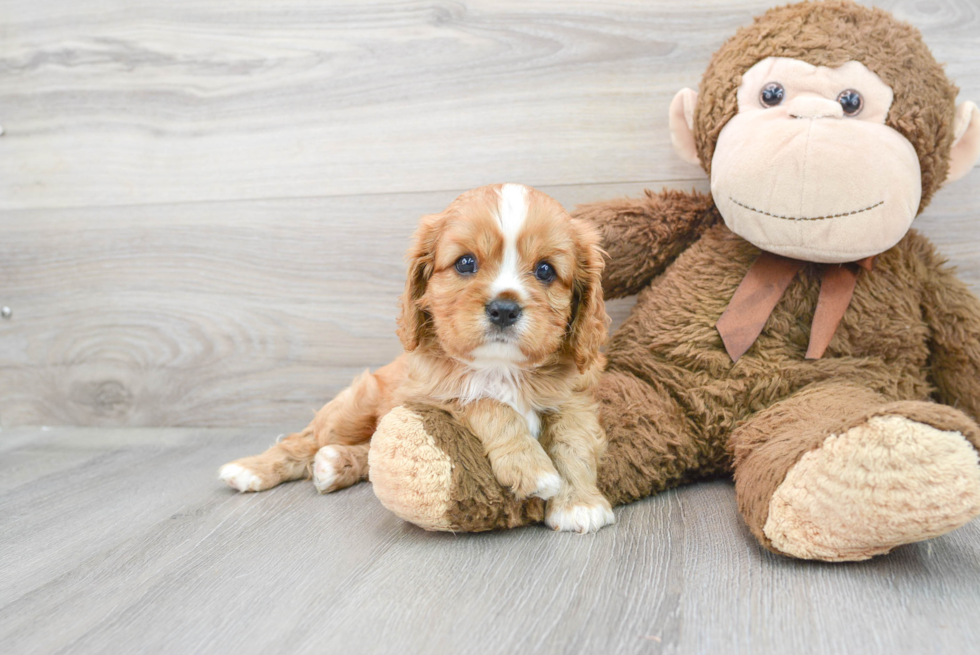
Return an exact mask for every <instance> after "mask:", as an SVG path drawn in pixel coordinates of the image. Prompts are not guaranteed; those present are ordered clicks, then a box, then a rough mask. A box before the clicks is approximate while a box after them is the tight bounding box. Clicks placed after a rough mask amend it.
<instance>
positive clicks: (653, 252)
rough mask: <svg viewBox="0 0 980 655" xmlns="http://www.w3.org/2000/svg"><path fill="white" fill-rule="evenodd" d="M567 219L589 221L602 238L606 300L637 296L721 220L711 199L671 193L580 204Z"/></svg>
mask: <svg viewBox="0 0 980 655" xmlns="http://www.w3.org/2000/svg"><path fill="white" fill-rule="evenodd" d="M572 216H574V217H576V218H579V219H582V220H585V221H588V222H589V223H592V224H593V225H594V226H595V227H596V228H597V229H598V230H599V233H600V234H601V235H602V248H603V249H604V250H605V251H606V253H608V256H607V258H606V268H605V270H604V271H603V274H602V290H603V292H605V296H606V299H607V300H608V299H611V298H622V297H624V296H630V295H633V294H635V293H639V291H640V290H641V289H643V287H645V286H646V285H647V284H648V283H649V282H650V280H652V279H653V278H654V277H655V276H656V275H658V274H660V273H661V272H662V271H663V270H664V268H666V266H667V265H668V264H669V263H670V262H672V261H673V260H674V258H675V257H677V256H678V255H679V254H680V253H681V252H683V251H684V249H685V248H687V247H688V246H689V245H691V243H693V242H694V241H695V240H696V239H697V238H698V237H699V236H701V233H702V232H704V231H705V230H706V229H707V228H708V227H710V226H711V225H714V223H715V222H717V221H718V220H720V218H721V217H720V216H719V215H718V212H717V211H716V210H715V205H714V201H713V200H712V199H711V196H710V195H707V194H704V193H698V192H697V191H692V192H690V193H688V192H686V191H676V190H672V189H665V190H664V191H661V192H660V193H653V192H652V191H646V192H644V195H643V197H641V198H616V199H614V200H607V201H602V202H594V203H590V204H587V205H580V206H578V207H576V209H575V211H574V212H572Z"/></svg>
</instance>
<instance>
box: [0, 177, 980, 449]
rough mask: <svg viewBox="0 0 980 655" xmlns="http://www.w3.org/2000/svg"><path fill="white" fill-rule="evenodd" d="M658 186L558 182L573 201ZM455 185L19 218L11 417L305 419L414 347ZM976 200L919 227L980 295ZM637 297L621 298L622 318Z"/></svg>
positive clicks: (3, 254) (120, 421)
mask: <svg viewBox="0 0 980 655" xmlns="http://www.w3.org/2000/svg"><path fill="white" fill-rule="evenodd" d="M643 186H644V185H641V184H624V185H597V186H571V187H544V189H543V190H544V191H546V192H548V193H550V194H552V195H553V196H555V197H556V198H558V199H559V201H561V202H563V203H565V204H566V205H567V206H569V207H571V206H574V205H575V204H578V203H580V202H584V201H587V200H594V199H598V198H608V197H616V196H621V195H625V194H637V193H641V192H642V188H643ZM691 186H696V187H697V188H700V189H701V190H706V188H707V185H706V182H705V181H701V182H698V183H692V185H691ZM455 195H456V192H455V191H452V192H438V193H421V194H387V195H376V196H354V197H338V198H316V199H313V198H306V199H286V200H269V201H247V202H236V203H190V204H177V205H149V206H134V207H116V208H90V209H63V210H23V211H17V212H7V214H6V216H7V221H6V222H5V223H4V225H3V229H2V235H3V239H2V240H0V279H2V280H4V281H5V286H4V289H3V293H2V296H0V303H3V304H7V305H10V306H11V307H13V308H14V311H15V314H14V316H13V318H12V319H11V320H8V321H0V421H2V425H4V426H14V425H104V426H118V425H130V426H167V425H170V426H247V425H276V426H278V429H280V430H281V431H292V430H298V429H300V428H302V427H303V426H304V425H305V424H306V422H307V421H308V420H309V418H311V417H312V414H313V412H314V411H315V410H316V409H317V408H318V407H319V406H320V405H321V404H322V403H323V402H325V401H326V400H327V399H329V398H330V397H332V396H333V395H334V394H336V393H337V392H338V391H340V389H342V388H344V387H345V386H346V385H347V384H348V383H349V381H350V380H351V378H352V377H353V376H354V375H355V374H356V373H358V372H360V371H362V370H363V369H365V368H367V367H371V368H375V367H378V366H381V365H383V364H385V363H386V362H388V361H390V360H391V359H393V358H394V357H395V356H396V355H397V354H398V353H399V352H401V347H400V345H399V343H398V340H397V338H396V337H395V316H396V314H397V300H398V296H399V294H400V293H401V291H402V288H403V284H404V264H403V252H404V249H405V247H406V244H407V243H408V238H409V235H410V234H411V231H412V230H413V229H414V226H415V224H416V221H417V217H419V216H421V215H422V214H425V213H431V212H435V211H439V210H440V209H442V208H443V207H445V205H446V204H448V202H449V201H450V200H451V199H452V198H453V197H454V196H455ZM977 197H980V171H977V170H975V171H973V172H971V173H970V174H969V175H968V177H967V178H966V179H965V180H963V181H961V182H959V183H958V184H956V185H954V186H951V187H950V188H949V189H946V190H944V191H943V192H941V193H940V194H939V195H938V196H937V198H936V199H935V201H934V202H933V204H932V206H931V207H930V208H929V209H928V211H927V212H926V213H925V214H924V215H923V216H922V217H920V218H919V219H918V220H917V223H916V226H917V227H918V228H919V229H921V230H922V231H923V232H925V233H926V234H927V235H929V236H930V237H932V238H933V240H935V241H936V243H937V244H938V246H939V247H940V249H941V250H942V251H943V252H945V253H946V254H947V255H948V256H949V257H950V259H951V261H952V263H954V264H955V265H957V266H958V267H959V269H960V275H961V277H963V279H964V280H966V281H967V283H968V284H970V285H971V287H972V288H973V290H974V291H977V292H980V236H978V232H980V230H978V228H977V225H978V221H980V218H978V217H980V206H978V205H980V203H978V201H977V200H976V198H977ZM631 306H632V300H630V299H627V300H625V301H615V302H612V303H610V312H611V313H612V315H613V316H614V318H615V319H616V322H617V323H618V322H620V321H621V320H622V319H623V317H625V315H626V313H627V312H628V311H629V309H630V307H631Z"/></svg>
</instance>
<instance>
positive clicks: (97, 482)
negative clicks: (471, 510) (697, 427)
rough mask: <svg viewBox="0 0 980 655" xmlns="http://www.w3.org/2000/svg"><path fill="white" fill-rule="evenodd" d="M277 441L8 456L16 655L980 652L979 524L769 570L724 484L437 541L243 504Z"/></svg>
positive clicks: (0, 447) (51, 440)
mask: <svg viewBox="0 0 980 655" xmlns="http://www.w3.org/2000/svg"><path fill="white" fill-rule="evenodd" d="M273 436H274V435H270V434H269V433H268V432H266V431H263V430H255V429H252V430H236V429H214V428H212V429H189V428H184V429H175V428H166V429H142V430H104V429H98V428H95V429H91V428H90V429H84V428H51V429H46V430H43V431H42V430H40V429H37V428H19V429H14V430H5V431H4V432H3V434H2V437H3V438H2V440H0V526H2V531H0V580H2V581H3V583H2V585H0V652H3V653H6V654H17V653H139V652H162V653H182V654H183V653H235V654H236V655H245V654H249V653H256V654H258V653H286V652H289V653H459V654H460V655H462V654H467V653H472V654H474V655H477V654H484V653H710V654H712V655H715V654H723V653H747V654H759V653H794V654H795V653H860V654H867V653H888V654H895V653H944V654H958V653H975V652H977V644H978V643H980V621H978V617H980V523H977V522H974V523H972V524H970V525H968V526H966V527H965V528H962V529H961V530H959V531H957V532H954V533H952V534H950V535H947V536H945V537H942V538H939V539H936V540H934V541H931V542H928V543H924V544H919V545H914V546H906V547H903V548H900V549H898V550H897V551H895V552H894V553H892V554H891V555H889V556H887V557H881V558H878V559H875V560H872V561H870V562H865V563H858V564H846V565H839V564H837V565H833V564H817V563H806V562H798V561H792V560H789V559H785V558H782V557H778V556H775V555H771V554H769V553H768V552H766V551H763V550H762V549H761V548H759V546H758V545H756V543H755V541H754V540H753V539H752V538H751V536H750V535H749V534H748V533H747V530H746V528H745V527H744V525H743V524H742V522H741V520H740V519H739V518H738V514H737V512H736V508H735V502H734V493H733V489H732V485H731V484H730V483H729V482H726V481H717V482H712V483H705V484H698V485H694V486H690V487H687V488H685V489H682V490H679V491H676V492H670V493H665V494H663V495H661V496H659V497H656V498H651V499H648V500H645V501H642V502H638V503H635V504H633V505H631V506H629V507H626V508H622V509H618V510H617V518H618V523H617V524H616V525H615V526H613V527H610V528H607V529H604V530H602V531H601V532H600V533H598V534H596V535H592V536H580V535H575V534H567V533H553V532H551V531H550V530H548V529H546V528H544V527H540V526H539V527H532V528H524V529H519V530H513V531H509V532H500V533H492V534H482V535H469V534H458V535H453V534H441V533H427V532H424V531H422V530H420V529H418V528H415V527H414V526H411V525H409V524H406V523H403V522H402V521H400V520H399V519H397V518H395V517H394V516H393V515H392V514H390V513H389V512H387V511H386V510H385V509H384V508H382V507H381V505H380V504H379V503H378V501H377V499H376V498H375V497H374V495H373V494H372V493H371V487H370V485H369V484H367V483H365V484H361V485H358V486H356V487H353V488H351V489H348V490H346V491H342V492H339V493H336V494H333V495H328V496H320V495H318V494H317V493H316V492H315V490H314V489H313V485H312V484H311V483H309V482H296V483H291V484H287V485H284V486H281V487H279V488H277V489H274V490H272V491H269V492H265V493H261V494H248V495H246V494H236V493H233V492H232V491H230V490H229V489H226V488H223V487H222V485H220V484H219V483H218V482H217V480H216V479H215V469H216V468H217V466H218V465H219V464H221V463H223V462H224V461H226V460H228V459H230V458H232V457H234V456H236V455H239V454H241V453H242V452H243V451H244V452H251V451H255V450H257V449H260V448H263V447H265V446H267V445H268V444H269V443H271V441H272V439H273Z"/></svg>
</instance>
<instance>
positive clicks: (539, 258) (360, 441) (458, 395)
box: [220, 184, 614, 532]
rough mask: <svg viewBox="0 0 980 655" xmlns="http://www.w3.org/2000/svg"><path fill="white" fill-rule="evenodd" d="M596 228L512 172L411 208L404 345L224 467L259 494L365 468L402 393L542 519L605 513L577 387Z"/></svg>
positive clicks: (362, 475) (582, 380) (594, 446)
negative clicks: (464, 440) (443, 419)
mask: <svg viewBox="0 0 980 655" xmlns="http://www.w3.org/2000/svg"><path fill="white" fill-rule="evenodd" d="M598 242H599V238H598V235H597V234H595V232H594V231H593V230H592V229H591V228H590V227H588V226H587V225H586V224H584V223H581V222H579V221H577V220H574V219H572V218H571V217H570V216H569V215H568V214H567V213H566V212H565V210H564V209H562V207H561V205H559V204H558V203H557V202H556V201H555V200H553V199H552V198H550V197H548V196H547V195H545V194H543V193H541V192H540V191H536V190H535V189H531V188H529V187H526V186H522V185H518V184H503V185H494V186H487V187H481V188H479V189H475V190H473V191H469V192H467V193H464V194H463V195H461V196H460V197H459V198H457V199H456V200H455V201H453V203H452V204H451V205H450V206H449V207H448V208H447V209H446V210H445V211H444V212H442V213H441V214H435V215H431V216H426V217H424V218H423V219H422V222H421V224H420V226H419V228H418V230H417V231H416V233H415V237H414V243H413V245H412V247H411V248H410V250H409V252H408V260H409V267H408V280H407V282H406V286H405V293H404V294H403V296H402V299H401V314H400V316H399V319H398V324H399V329H398V335H399V337H400V339H401V341H402V344H403V345H404V347H405V351H406V352H405V354H403V355H401V356H399V357H398V358H397V359H396V360H395V361H394V362H392V363H391V364H388V365H387V366H384V367H382V368H380V369H378V370H377V371H375V372H374V373H373V374H371V373H367V372H365V373H364V374H362V375H361V376H360V377H358V378H357V379H355V380H354V383H353V384H352V385H351V386H350V387H349V388H347V389H345V390H344V391H342V392H341V393H340V394H339V395H338V396H337V397H336V398H334V399H333V400H331V401H330V402H329V403H327V404H326V405H325V406H324V407H323V409H321V410H320V411H319V412H318V413H317V415H316V417H315V418H314V419H313V422H312V423H311V424H310V425H309V426H308V427H307V428H306V429H305V430H303V431H302V432H299V433H297V434H293V435H290V436H289V437H287V438H285V439H283V440H282V441H280V442H279V443H277V444H276V445H275V446H273V447H272V448H270V449H269V450H267V451H266V452H265V453H263V454H261V455H257V456H255V457H247V458H245V459H240V460H237V461H235V462H232V463H230V464H226V465H225V466H224V467H222V469H221V471H220V476H221V479H222V480H224V481H225V482H226V483H227V484H228V485H230V486H231V487H233V488H235V489H237V490H239V491H261V490H264V489H268V488H270V487H273V486H275V485H277V484H279V483H280V482H284V481H286V480H294V479H297V478H302V477H306V476H307V475H308V474H309V471H310V469H311V468H312V476H313V482H314V484H315V485H316V488H317V489H318V490H319V491H320V492H322V493H324V492H330V491H336V490H338V489H342V488H344V487H347V486H350V485H352V484H354V483H355V482H358V481H359V480H364V479H366V478H367V477H368V446H369V440H370V438H371V435H372V434H373V432H374V429H375V427H376V425H377V422H378V420H379V419H380V418H381V417H382V416H384V415H385V414H386V413H387V412H388V411H389V410H391V409H392V408H394V407H396V406H398V405H400V404H402V403H403V402H405V401H408V400H414V401H421V402H426V403H430V404H434V405H437V406H439V407H441V408H443V409H445V410H446V411H448V412H450V413H451V414H452V415H453V416H455V417H456V419H457V420H458V421H459V422H460V423H461V424H463V425H465V426H466V427H467V428H469V429H470V430H471V431H472V432H473V433H474V434H476V435H477V436H478V437H479V438H480V439H481V440H482V442H483V444H484V446H485V449H486V454H487V457H488V458H489V460H490V465H491V467H492V469H493V473H494V475H495V476H496V478H497V480H498V481H499V482H500V483H501V484H502V485H504V486H506V487H509V488H510V489H511V490H512V491H513V493H514V494H515V495H516V496H518V497H520V498H525V497H528V496H537V497H539V498H543V499H545V500H548V507H547V511H546V523H547V524H548V525H549V526H551V527H552V528H554V529H555V530H568V531H575V532H593V531H596V530H598V529H599V528H601V527H603V526H604V525H608V524H610V523H612V522H613V521H614V516H613V512H612V509H611V508H610V505H609V502H608V501H607V500H606V499H605V498H604V497H603V496H602V494H601V493H600V492H599V490H598V488H597V487H596V468H597V463H598V459H599V457H600V455H601V453H602V450H603V448H604V447H605V434H604V432H603V430H602V428H601V427H600V425H599V421H598V418H597V408H596V405H595V401H594V399H593V390H594V388H595V385H596V383H597V382H598V378H599V374H600V371H601V369H602V366H603V363H604V361H603V356H602V354H601V353H600V350H599V348H600V346H601V345H602V343H603V342H604V341H605V338H606V329H607V323H608V318H607V316H606V313H605V306H604V304H603V300H602V290H601V286H600V282H601V274H602V267H603V259H602V252H601V250H600V249H599V246H598Z"/></svg>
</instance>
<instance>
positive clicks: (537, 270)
mask: <svg viewBox="0 0 980 655" xmlns="http://www.w3.org/2000/svg"><path fill="white" fill-rule="evenodd" d="M557 275H558V274H557V273H555V267H554V266H552V265H551V264H549V263H548V262H538V265H537V266H535V267H534V277H536V278H538V279H539V280H541V281H542V282H545V283H547V282H554V281H555V277H556V276H557Z"/></svg>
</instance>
